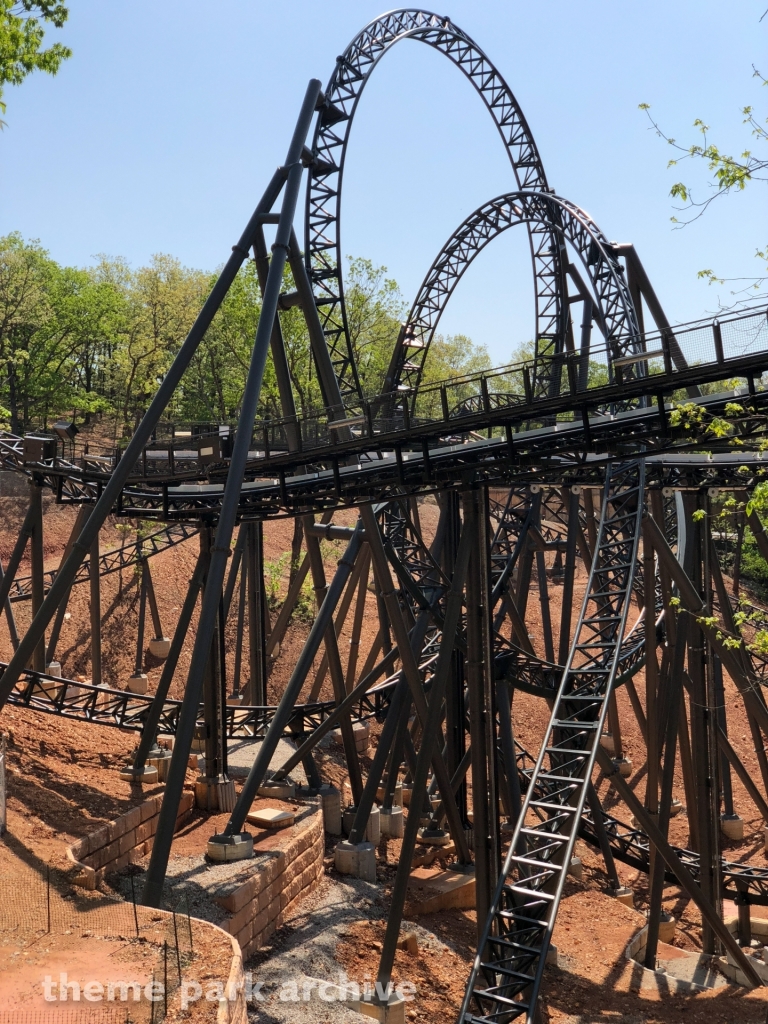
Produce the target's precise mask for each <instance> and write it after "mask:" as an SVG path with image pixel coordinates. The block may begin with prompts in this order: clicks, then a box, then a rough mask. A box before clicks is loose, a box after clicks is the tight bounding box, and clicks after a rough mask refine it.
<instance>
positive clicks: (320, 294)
mask: <svg viewBox="0 0 768 1024" xmlns="http://www.w3.org/2000/svg"><path fill="white" fill-rule="evenodd" d="M404 39H412V40H416V41H419V42H422V43H425V44H427V45H428V46H431V47H432V48H433V49H435V50H437V51H439V52H440V53H442V54H444V55H445V56H446V57H447V58H448V59H449V60H450V61H451V62H452V63H453V64H455V65H456V67H458V68H459V70H460V71H461V72H462V73H463V74H464V75H465V76H466V77H467V78H468V79H469V81H470V82H471V83H472V85H473V86H474V87H475V89H476V90H477V92H478V94H479V95H480V97H481V99H482V100H483V102H484V104H485V106H486V108H487V109H488V112H489V113H490V115H491V117H492V118H493V121H494V123H495V124H496V127H497V129H498V131H499V134H500V135H501V138H502V140H503V143H504V146H505V149H506V151H507V155H508V157H509V160H510V163H511V165H512V170H513V173H514V176H515V178H516V180H517V184H518V188H521V189H546V188H547V179H546V175H545V173H544V166H543V164H542V161H541V158H540V156H539V153H538V150H537V148H536V144H535V142H534V140H533V136H532V134H531V131H530V128H529V127H528V123H527V121H526V120H525V117H524V116H523V113H522V110H521V109H520V106H519V104H518V103H517V100H516V99H515V97H514V95H513V93H512V91H511V89H510V88H509V86H508V85H507V83H506V82H505V81H504V78H503V77H502V75H501V74H500V73H499V71H498V70H497V69H496V68H495V67H494V65H493V64H492V63H491V61H490V59H489V58H488V56H487V55H486V54H485V53H484V52H483V51H482V50H481V49H480V47H479V46H478V45H477V44H476V43H475V42H474V41H473V40H472V39H470V37H469V36H468V35H467V34H466V33H465V32H463V31H462V30H461V29H460V28H458V27H457V26H456V25H454V24H453V22H452V21H451V20H450V18H447V17H444V16H441V15H437V14H433V13H431V12H430V11H422V10H413V9H411V10H396V11H391V12H389V13H388V14H385V15H383V16H382V17H380V18H376V19H375V20H374V21H372V22H371V23H370V24H369V25H367V26H366V27H365V28H364V29H363V30H362V32H360V33H359V34H358V35H357V36H356V37H355V38H354V39H353V40H352V42H351V43H350V44H349V46H348V47H347V48H346V50H345V51H344V53H343V54H342V55H341V56H340V57H338V58H337V60H336V68H335V70H334V72H333V74H332V75H331V78H330V80H329V82H328V85H327V86H326V90H325V97H326V101H325V106H324V107H323V108H322V110H321V114H320V117H319V118H318V122H317V127H316V129H315V136H314V140H313V144H312V153H313V156H314V158H315V159H314V164H313V166H312V167H311V168H310V178H309V182H308V185H307V201H306V216H305V225H306V246H305V248H306V260H307V269H308V271H309V274H310V279H311V281H312V285H313V289H314V293H315V301H316V303H317V307H318V310H319V312H320V317H321V321H322V324H323V329H324V331H325V336H326V340H327V343H328V348H329V350H330V353H331V359H332V362H333V365H334V368H335V372H336V376H337V379H338V381H339V387H340V390H341V395H342V398H343V399H348V398H353V399H354V398H355V397H356V398H357V399H360V398H362V394H361V391H360V382H359V379H358V375H357V368H356V363H355V353H354V351H353V348H352V344H351V340H350V336H349V329H348V326H347V319H346V310H345V306H344V290H343V283H342V273H341V261H342V252H341V231H340V224H341V220H340V218H341V213H340V208H341V193H342V181H343V175H344V164H345V159H346V152H347V144H348V141H349V135H350V131H351V127H352V121H353V119H354V115H355V112H356V110H357V105H358V103H359V101H360V97H361V95H362V92H363V89H364V88H365V85H366V84H367V82H368V80H369V78H370V76H371V74H372V73H373V70H374V68H375V67H376V65H377V64H378V62H379V61H380V60H381V58H382V57H383V56H384V54H385V53H387V51H388V50H389V49H391V47H392V46H394V45H395V44H396V43H398V42H400V41H402V40H404ZM529 234H530V241H531V257H532V261H533V269H534V280H535V293H536V307H537V308H536V317H537V322H536V335H535V337H536V338H538V339H540V345H541V348H542V350H543V354H544V355H545V357H546V356H548V355H549V354H550V350H551V351H555V350H559V349H560V348H561V347H562V344H563V336H564V332H563V315H564V312H563V307H562V301H561V299H562V289H561V287H560V285H561V282H562V275H563V268H562V266H561V259H560V250H559V247H558V246H557V244H556V242H555V239H554V238H553V235H552V232H551V231H550V228H549V227H548V226H545V225H542V224H535V225H533V224H532V225H531V227H530V229H529ZM397 344H398V347H399V348H400V349H401V361H407V357H408V353H409V352H411V351H413V350H414V346H411V345H409V343H408V341H407V339H406V338H405V337H404V336H403V335H401V338H400V339H399V341H398V343H397ZM542 365H543V366H545V367H546V365H547V363H546V360H545V362H544V363H543V364H542ZM540 376H541V375H540ZM547 385H548V381H546V380H544V378H543V376H542V380H541V384H540V388H543V389H544V390H546V388H547Z"/></svg>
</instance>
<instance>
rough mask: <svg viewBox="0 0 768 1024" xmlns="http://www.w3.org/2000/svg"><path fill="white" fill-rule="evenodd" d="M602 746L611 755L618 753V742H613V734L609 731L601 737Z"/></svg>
mask: <svg viewBox="0 0 768 1024" xmlns="http://www.w3.org/2000/svg"><path fill="white" fill-rule="evenodd" d="M600 746H601V747H602V748H603V750H604V751H605V752H606V753H607V754H610V755H611V757H613V755H614V754H615V753H616V744H615V743H614V742H613V736H612V735H611V733H609V732H604V733H603V734H602V736H601V737H600Z"/></svg>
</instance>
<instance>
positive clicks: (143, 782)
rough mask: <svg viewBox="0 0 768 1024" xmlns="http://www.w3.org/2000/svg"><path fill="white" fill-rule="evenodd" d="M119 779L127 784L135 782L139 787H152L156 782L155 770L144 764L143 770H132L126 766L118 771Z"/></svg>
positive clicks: (128, 765)
mask: <svg viewBox="0 0 768 1024" xmlns="http://www.w3.org/2000/svg"><path fill="white" fill-rule="evenodd" d="M120 778H121V779H125V780H126V781H127V782H136V783H138V784H139V785H140V786H153V785H154V784H155V783H156V782H157V781H158V777H157V768H155V766H154V765H151V764H145V765H144V767H143V768H134V767H133V765H132V764H127V765H126V766H125V768H121V769H120Z"/></svg>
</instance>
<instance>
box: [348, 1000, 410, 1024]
mask: <svg viewBox="0 0 768 1024" xmlns="http://www.w3.org/2000/svg"><path fill="white" fill-rule="evenodd" d="M349 1005H350V1006H351V1007H352V1009H354V1010H357V1012H358V1013H361V1014H362V1015H363V1016H364V1017H372V1018H373V1019H374V1020H378V1021H380V1022H381V1024H405V1000H404V999H403V998H402V996H398V995H397V994H396V993H393V994H392V995H391V996H390V997H389V999H388V1000H387V1002H386V1003H384V1002H381V1003H367V1002H364V1001H363V1000H360V1002H357V1001H356V1000H353V1001H351V1002H350V1003H349Z"/></svg>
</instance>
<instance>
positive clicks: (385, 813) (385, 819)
mask: <svg viewBox="0 0 768 1024" xmlns="http://www.w3.org/2000/svg"><path fill="white" fill-rule="evenodd" d="M379 822H380V824H381V834H382V835H383V836H391V837H392V838H393V839H402V838H403V833H404V829H405V822H404V819H403V808H402V807H390V808H388V809H387V810H384V808H380V809H379Z"/></svg>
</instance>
